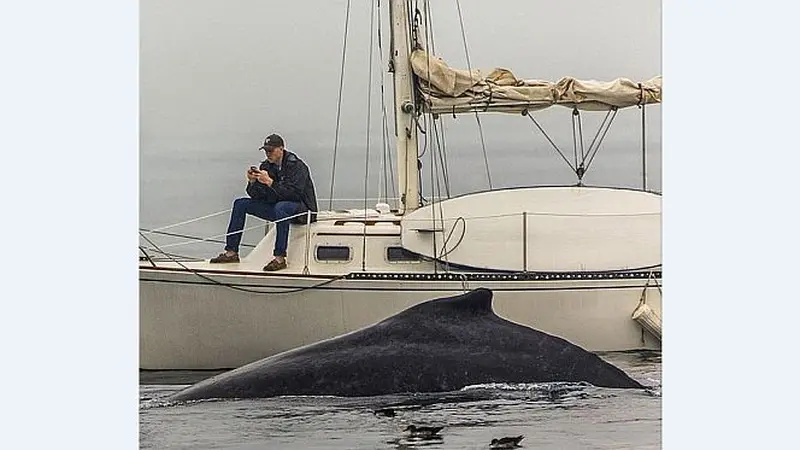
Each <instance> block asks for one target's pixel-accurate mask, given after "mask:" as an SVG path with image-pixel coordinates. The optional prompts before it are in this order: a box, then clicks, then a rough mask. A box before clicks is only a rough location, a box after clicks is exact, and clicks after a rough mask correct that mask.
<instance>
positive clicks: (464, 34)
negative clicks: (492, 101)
mask: <svg viewBox="0 0 800 450" xmlns="http://www.w3.org/2000/svg"><path fill="white" fill-rule="evenodd" d="M456 8H457V9H458V21H459V24H460V25H461V42H462V43H463V44H464V56H465V57H466V60H467V70H468V71H469V80H470V82H474V80H473V78H472V64H471V63H470V61H469V49H468V48H467V32H466V30H465V29H464V16H463V15H462V14H461V2H460V1H459V0H456ZM475 121H476V122H477V123H478V134H479V135H480V138H481V150H482V151H483V163H484V165H485V167H486V179H487V180H488V181H489V189H490V190H491V189H492V174H491V171H490V170H489V157H488V155H487V154H486V141H485V140H484V137H483V126H482V125H481V119H480V117H479V116H478V111H475Z"/></svg>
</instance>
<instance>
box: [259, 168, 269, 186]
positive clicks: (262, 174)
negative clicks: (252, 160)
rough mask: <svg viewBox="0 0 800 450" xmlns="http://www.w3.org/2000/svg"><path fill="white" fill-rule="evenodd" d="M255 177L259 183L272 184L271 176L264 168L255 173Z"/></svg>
mask: <svg viewBox="0 0 800 450" xmlns="http://www.w3.org/2000/svg"><path fill="white" fill-rule="evenodd" d="M256 179H257V180H258V182H259V183H264V184H266V185H267V186H272V178H270V177H269V173H267V171H266V170H259V171H258V173H256Z"/></svg>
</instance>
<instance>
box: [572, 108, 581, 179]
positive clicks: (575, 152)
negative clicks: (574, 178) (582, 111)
mask: <svg viewBox="0 0 800 450" xmlns="http://www.w3.org/2000/svg"><path fill="white" fill-rule="evenodd" d="M576 117H577V118H580V116H579V115H578V109H577V108H574V109H573V110H572V153H573V155H574V156H575V167H579V166H578V133H577V132H576V125H575V120H576V119H575V118H576ZM576 173H577V171H576Z"/></svg>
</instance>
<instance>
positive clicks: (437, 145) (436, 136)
mask: <svg viewBox="0 0 800 450" xmlns="http://www.w3.org/2000/svg"><path fill="white" fill-rule="evenodd" d="M437 120H438V121H439V122H440V127H441V128H442V135H444V129H443V128H444V125H443V124H442V123H441V120H442V119H441V116H439V118H438V119H437V118H435V117H432V118H431V123H432V125H431V129H432V131H433V137H434V141H433V142H434V143H433V148H434V149H436V150H437V154H438V155H439V164H440V165H441V167H442V180H443V181H444V190H445V193H446V194H447V198H450V178H449V176H448V173H447V159H446V158H443V156H444V155H445V152H444V148H443V143H442V142H440V141H439V128H440V127H437V126H436V122H437ZM442 141H444V137H442ZM441 194H442V192H441V189H439V196H441Z"/></svg>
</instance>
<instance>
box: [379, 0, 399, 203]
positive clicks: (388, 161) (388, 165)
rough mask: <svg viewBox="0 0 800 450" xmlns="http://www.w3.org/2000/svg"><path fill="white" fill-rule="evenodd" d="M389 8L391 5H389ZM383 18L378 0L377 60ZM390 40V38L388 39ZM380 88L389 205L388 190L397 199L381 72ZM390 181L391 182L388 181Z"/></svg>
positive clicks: (386, 199)
mask: <svg viewBox="0 0 800 450" xmlns="http://www.w3.org/2000/svg"><path fill="white" fill-rule="evenodd" d="M390 8H391V5H390ZM381 17H383V14H382V13H381V0H378V55H379V60H380V58H381V57H382V56H383V31H382V28H381V20H380V18H381ZM390 39H391V37H390ZM389 53H391V45H390V46H389ZM389 53H387V65H389V64H390V62H391V54H389ZM380 80H381V82H380V86H381V121H382V126H383V130H382V140H383V142H382V158H383V184H384V199H383V200H384V202H386V203H389V188H390V187H391V189H392V196H393V197H395V198H396V197H397V191H396V190H395V189H396V188H395V184H394V167H393V166H392V151H391V146H390V139H389V115H388V114H387V112H386V88H385V84H386V83H385V77H384V75H383V73H382V72H381V75H380ZM390 180H391V181H390Z"/></svg>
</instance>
